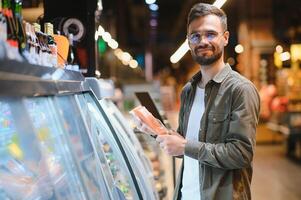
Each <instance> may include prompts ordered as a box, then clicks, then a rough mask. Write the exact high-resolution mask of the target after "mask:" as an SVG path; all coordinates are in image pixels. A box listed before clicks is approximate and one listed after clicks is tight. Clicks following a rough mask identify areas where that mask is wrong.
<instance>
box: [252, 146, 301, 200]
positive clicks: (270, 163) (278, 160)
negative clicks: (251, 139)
mask: <svg viewBox="0 0 301 200" xmlns="http://www.w3.org/2000/svg"><path fill="white" fill-rule="evenodd" d="M300 186H301V164H296V163H294V162H292V161H291V160H289V159H287V158H286V157H285V146H284V145H281V144H280V145H257V147H256V153H255V157H254V175H253V181H252V199H254V200H267V199H273V200H283V199H287V200H300V199H301V189H300V188H301V187H300Z"/></svg>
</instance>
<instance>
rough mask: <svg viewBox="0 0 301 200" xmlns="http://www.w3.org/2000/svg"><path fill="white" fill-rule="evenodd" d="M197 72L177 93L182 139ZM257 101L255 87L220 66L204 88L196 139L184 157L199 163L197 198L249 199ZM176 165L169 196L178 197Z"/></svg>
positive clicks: (179, 177)
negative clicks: (171, 194) (173, 190)
mask: <svg viewBox="0 0 301 200" xmlns="http://www.w3.org/2000/svg"><path fill="white" fill-rule="evenodd" d="M201 78H202V75H201V72H198V73H197V74H196V75H194V76H193V78H192V79H191V80H190V81H189V82H188V83H187V84H186V85H185V86H184V88H183V91H182V94H181V108H180V113H179V127H178V132H179V133H180V134H182V135H183V136H184V137H185V135H186V131H187V125H188V119H189V114H190V110H191V107H192V103H193V100H194V95H195V91H196V87H197V83H198V82H199V81H200V80H201ZM259 109H260V99H259V95H258V92H257V90H256V88H255V86H254V85H253V84H252V83H251V82H250V81H249V80H247V79H246V78H244V77H243V76H241V75H240V74H238V73H237V72H235V71H233V70H232V69H231V67H230V66H229V65H228V64H226V65H225V67H224V68H223V69H222V70H221V71H220V72H219V73H218V74H217V75H216V76H215V77H214V78H213V80H211V81H209V82H208V84H207V85H206V86H205V111H204V114H203V116H202V119H201V125H200V131H199V141H188V142H187V144H186V145H185V155H186V156H189V157H191V158H194V159H197V160H198V161H199V170H200V177H199V181H200V191H201V200H218V199H221V200H230V199H237V200H244V199H251V190H250V184H251V179H252V172H253V167H252V159H253V154H254V148H255V143H256V141H255V133H256V126H257V124H258V115H259ZM184 167H185V166H183V164H182V167H181V170H180V173H179V176H178V179H177V185H176V188H175V193H174V199H175V200H179V199H181V198H180V197H181V187H182V174H183V169H184Z"/></svg>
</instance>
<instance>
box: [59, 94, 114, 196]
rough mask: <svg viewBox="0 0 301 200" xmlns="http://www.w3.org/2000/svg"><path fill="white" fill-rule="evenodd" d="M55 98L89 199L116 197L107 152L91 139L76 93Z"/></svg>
mask: <svg viewBox="0 0 301 200" xmlns="http://www.w3.org/2000/svg"><path fill="white" fill-rule="evenodd" d="M54 98H55V100H54V102H55V104H56V107H57V108H58V111H57V113H59V114H60V116H61V118H62V123H63V126H64V128H65V129H66V131H67V133H68V134H67V137H68V141H69V142H70V144H71V147H72V149H73V152H74V157H75V158H76V162H77V164H78V166H79V171H80V172H81V175H82V176H81V177H82V178H83V182H84V183H85V185H86V186H87V190H88V191H87V192H88V194H89V196H90V199H109V198H110V199H116V195H115V194H114V193H115V191H114V187H113V186H112V184H111V182H112V180H113V178H112V175H111V174H110V173H109V168H108V165H107V163H106V160H105V156H104V153H103V152H100V148H99V147H98V146H96V145H95V144H94V143H92V142H91V138H90V134H89V133H88V131H87V127H86V125H85V123H84V121H83V118H82V116H81V113H80V110H79V108H78V105H77V103H76V101H75V97H74V95H62V96H57V97H54ZM104 174H105V175H104Z"/></svg>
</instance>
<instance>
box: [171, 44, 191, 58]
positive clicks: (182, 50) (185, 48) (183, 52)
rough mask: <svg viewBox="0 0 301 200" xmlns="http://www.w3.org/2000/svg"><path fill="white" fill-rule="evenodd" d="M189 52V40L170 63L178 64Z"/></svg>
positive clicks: (173, 56)
mask: <svg viewBox="0 0 301 200" xmlns="http://www.w3.org/2000/svg"><path fill="white" fill-rule="evenodd" d="M188 50H189V45H188V41H187V39H186V40H185V42H184V43H183V44H182V45H181V46H180V47H179V48H178V50H177V51H176V52H175V53H174V54H173V55H172V56H171V57H170V62H172V63H177V62H178V61H179V60H180V59H181V58H182V57H183V56H184V55H185V53H186V52H187V51H188Z"/></svg>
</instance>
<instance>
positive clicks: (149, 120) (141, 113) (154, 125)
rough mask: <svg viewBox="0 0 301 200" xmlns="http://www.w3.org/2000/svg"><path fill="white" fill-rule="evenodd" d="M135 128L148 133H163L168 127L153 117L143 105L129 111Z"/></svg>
mask: <svg viewBox="0 0 301 200" xmlns="http://www.w3.org/2000/svg"><path fill="white" fill-rule="evenodd" d="M130 114H131V115H132V116H133V118H134V122H135V124H136V126H137V128H138V129H139V130H141V131H143V132H146V133H147V134H150V135H163V134H166V133H167V132H168V129H167V128H166V127H165V126H164V125H163V124H162V123H161V121H160V120H158V119H157V118H155V117H154V116H153V115H152V114H151V113H150V112H149V111H148V110H147V109H146V108H145V107H144V106H138V107H136V108H134V109H133V110H131V111H130Z"/></svg>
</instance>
